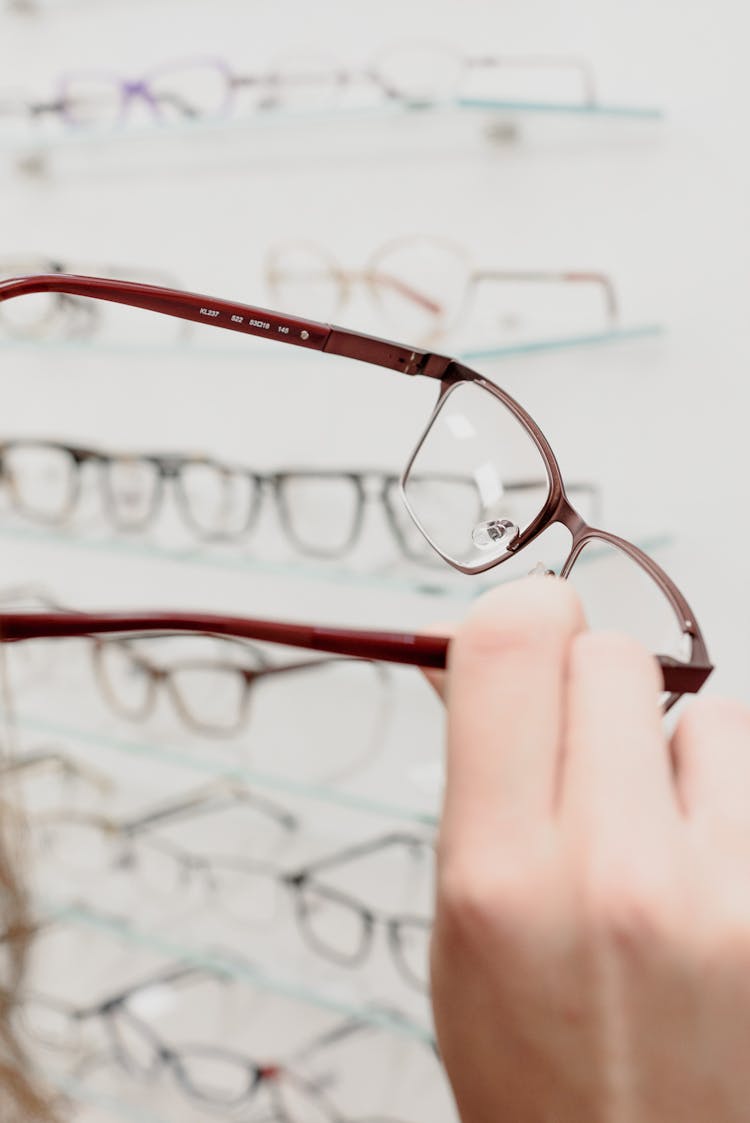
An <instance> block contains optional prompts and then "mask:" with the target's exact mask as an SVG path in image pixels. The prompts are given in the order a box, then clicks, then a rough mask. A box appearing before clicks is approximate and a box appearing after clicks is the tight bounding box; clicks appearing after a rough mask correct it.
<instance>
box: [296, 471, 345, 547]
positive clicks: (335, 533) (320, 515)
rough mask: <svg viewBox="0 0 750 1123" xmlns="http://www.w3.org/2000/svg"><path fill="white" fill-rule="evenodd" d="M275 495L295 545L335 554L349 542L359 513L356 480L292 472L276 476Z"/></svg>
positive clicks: (324, 473) (326, 474)
mask: <svg viewBox="0 0 750 1123" xmlns="http://www.w3.org/2000/svg"><path fill="white" fill-rule="evenodd" d="M278 486H279V499H280V502H281V506H282V513H283V516H284V519H285V521H286V524H287V527H288V530H289V533H290V535H291V537H292V538H293V539H294V541H295V542H296V543H297V545H298V546H300V547H302V549H303V550H305V551H307V552H308V553H312V554H317V555H319V556H336V555H338V554H341V553H343V552H344V551H345V550H346V549H347V547H349V546H350V545H351V544H352V540H353V539H354V536H355V534H356V530H357V524H358V522H359V518H360V514H361V504H362V493H361V491H360V488H359V486H358V483H357V480H356V479H354V478H352V477H350V476H343V475H339V474H338V473H326V472H321V473H319V474H316V473H313V472H308V473H299V474H296V473H293V472H290V473H289V474H284V475H283V476H281V477H280V478H279V485H278Z"/></svg>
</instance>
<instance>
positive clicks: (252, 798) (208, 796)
mask: <svg viewBox="0 0 750 1123" xmlns="http://www.w3.org/2000/svg"><path fill="white" fill-rule="evenodd" d="M237 801H240V802H242V803H248V804H250V805H251V806H252V807H256V808H257V809H258V810H259V811H261V812H262V813H263V814H265V815H267V816H268V817H269V818H271V819H274V820H275V821H276V822H278V823H281V824H282V826H285V827H289V829H293V828H294V827H296V826H297V825H298V823H299V820H298V819H297V817H296V816H295V815H293V814H292V813H291V812H290V811H287V810H286V809H285V808H284V807H282V806H281V805H280V804H278V803H274V801H273V800H270V799H266V798H265V797H263V796H259V795H256V794H255V793H254V792H251V791H249V790H247V789H245V788H240V787H235V786H233V785H232V784H216V785H214V786H213V790H212V789H211V788H204V789H203V790H202V791H201V792H196V793H195V794H194V795H193V796H192V797H189V798H187V799H184V800H179V801H178V802H175V803H166V804H162V805H161V806H160V807H156V808H153V809H152V810H151V811H147V812H146V813H145V814H143V815H139V816H137V817H136V818H133V819H130V820H129V821H128V823H127V825H126V828H125V829H126V830H127V833H128V834H137V833H138V832H139V831H143V830H148V829H149V828H151V827H153V826H156V825H158V824H160V823H165V822H175V821H179V820H180V819H185V818H190V817H192V816H193V815H194V814H196V813H198V814H200V813H203V812H205V813H210V812H211V811H212V810H213V809H214V808H215V807H218V808H224V807H231V806H233V804H234V803H236V802H237Z"/></svg>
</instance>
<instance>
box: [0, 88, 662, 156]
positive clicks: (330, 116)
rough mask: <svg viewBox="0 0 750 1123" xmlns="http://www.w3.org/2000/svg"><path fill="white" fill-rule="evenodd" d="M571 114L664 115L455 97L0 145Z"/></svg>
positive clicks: (31, 132) (43, 135) (47, 133)
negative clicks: (424, 103)
mask: <svg viewBox="0 0 750 1123" xmlns="http://www.w3.org/2000/svg"><path fill="white" fill-rule="evenodd" d="M527 115H528V116H534V117H539V116H542V115H544V116H553V117H554V116H561V117H571V116H573V117H576V118H580V119H582V120H597V119H611V120H632V121H646V122H647V121H659V120H661V119H662V118H663V116H664V113H663V111H662V110H661V109H659V108H657V107H656V106H646V105H625V104H609V103H606V102H595V103H593V104H587V103H584V102H555V101H513V100H494V99H491V98H457V99H455V100H454V101H451V102H447V103H444V104H439V105H431V106H409V105H390V104H383V105H372V106H353V107H339V108H335V109H325V110H313V111H308V112H305V111H302V110H298V111H290V110H273V111H269V112H266V113H260V112H259V113H256V114H255V115H254V116H247V117H242V118H238V119H230V120H213V121H198V122H187V121H186V122H180V123H177V124H170V125H153V126H152V125H147V126H138V127H133V128H122V129H99V130H93V129H92V130H76V129H74V128H68V129H65V128H63V127H59V128H54V129H53V128H44V127H41V128H37V129H35V128H34V127H33V125H29V124H28V122H24V123H22V124H21V123H19V124H18V125H17V126H10V127H6V128H4V129H2V131H0V145H2V147H4V148H5V149H10V150H11V151H13V150H22V149H25V150H27V151H28V150H29V149H31V150H36V151H42V152H43V151H52V150H55V149H65V148H73V147H85V146H97V145H111V144H120V143H123V142H132V141H154V140H156V141H163V140H164V139H165V138H175V139H177V138H180V137H190V138H193V137H206V138H213V137H221V136H223V135H227V136H233V137H234V136H238V135H243V134H248V135H253V134H254V133H256V132H259V131H260V132H262V131H266V130H272V129H275V128H279V127H281V128H291V129H294V128H300V129H305V130H306V129H309V128H310V126H311V125H312V126H315V125H317V126H334V127H335V126H337V125H347V124H350V123H353V124H354V125H361V124H362V123H363V122H373V123H377V122H394V121H398V122H401V121H405V122H408V121H410V120H411V121H424V120H425V119H433V120H438V121H445V120H450V119H454V120H460V119H461V118H466V117H469V118H472V119H477V118H479V119H483V120H485V121H486V122H487V123H488V124H490V125H491V124H492V123H493V121H494V120H495V119H496V118H507V117H514V118H522V117H524V116H527Z"/></svg>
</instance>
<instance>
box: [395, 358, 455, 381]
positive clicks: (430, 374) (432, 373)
mask: <svg viewBox="0 0 750 1123" xmlns="http://www.w3.org/2000/svg"><path fill="white" fill-rule="evenodd" d="M452 363H453V359H450V358H448V356H447V355H433V354H432V352H430V351H412V352H411V354H410V355H409V357H408V359H407V362H406V365H405V366H404V374H422V375H425V376H426V377H427V378H438V379H441V380H442V379H443V377H444V376H445V372H446V371H447V370H448V367H449V366H450V365H451V364H452Z"/></svg>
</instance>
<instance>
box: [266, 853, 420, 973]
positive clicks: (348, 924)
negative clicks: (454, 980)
mask: <svg viewBox="0 0 750 1123" xmlns="http://www.w3.org/2000/svg"><path fill="white" fill-rule="evenodd" d="M395 848H397V849H399V850H403V851H405V852H406V853H407V855H410V856H412V857H414V856H417V857H421V856H424V855H425V854H427V853H429V854H430V855H431V853H432V846H431V844H430V843H429V842H427V841H426V840H425V839H423V838H419V837H418V836H416V835H407V834H392V835H386V836H385V837H383V838H378V839H374V840H373V841H370V842H366V843H360V844H358V845H355V846H351V847H348V848H347V849H345V850H340V851H338V852H336V853H334V854H329V855H327V856H325V857H323V858H319V859H317V860H316V861H315V862H312V863H310V864H309V865H307V866H305V867H304V868H303V869H300V870H297V871H296V872H293V873H291V874H285V875H284V876H283V882H284V884H286V885H287V886H288V887H289V888H290V889H291V890H292V891H293V892H294V896H295V911H296V916H297V921H298V924H299V928H300V931H301V932H302V934H303V936H304V937H305V939H306V940H307V942H308V944H309V945H310V946H311V947H312V948H313V950H315V951H316V952H318V954H319V955H323V956H324V957H325V958H326V959H329V960H331V961H332V962H334V963H337V964H339V965H341V966H346V967H355V966H358V965H360V964H362V963H363V962H364V961H365V960H366V959H367V957H368V956H369V954H370V952H371V951H372V946H373V939H374V936H375V932H376V929H377V928H382V929H384V931H385V932H386V934H387V939H388V947H389V950H390V952H391V957H392V959H393V962H394V963H395V965H396V967H397V968H398V971H399V973H400V974H401V976H402V978H403V979H404V980H405V981H406V982H407V983H409V985H410V986H413V987H416V988H417V989H418V990H423V991H425V992H426V991H427V990H428V989H429V941H430V934H431V932H432V921H431V920H430V919H429V918H428V917H424V916H415V915H412V914H398V915H392V914H389V913H387V912H379V911H378V910H376V909H373V908H371V907H370V906H369V905H368V904H367V903H365V902H363V901H361V900H358V899H357V898H356V897H354V896H352V895H351V894H350V893H346V892H344V891H342V890H341V889H338V888H336V887H334V886H333V885H330V884H327V883H326V880H325V874H326V873H327V872H328V873H333V872H335V871H336V870H339V869H341V868H342V867H345V866H347V865H349V864H350V863H353V862H357V861H360V860H362V859H364V858H367V857H369V856H371V855H373V854H377V853H380V852H383V851H386V850H389V849H395Z"/></svg>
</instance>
